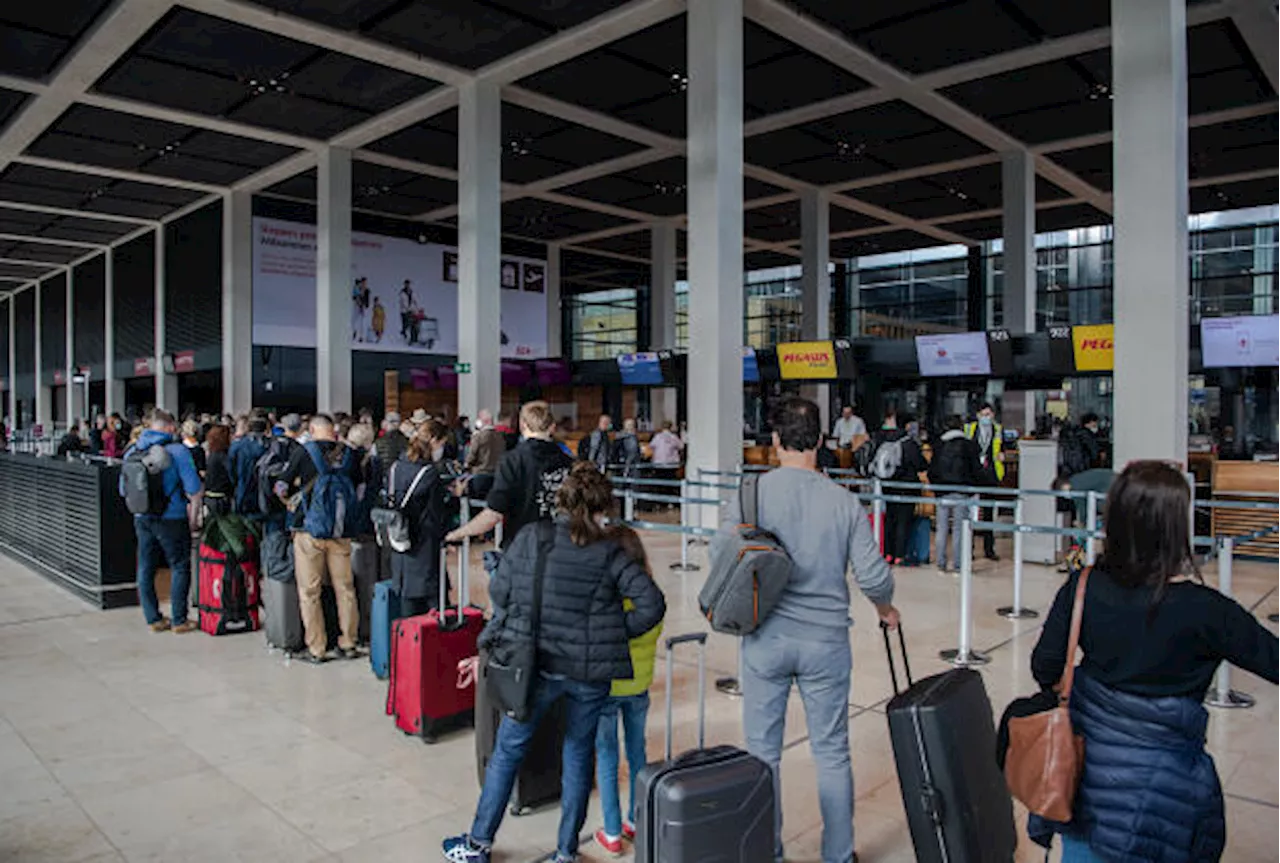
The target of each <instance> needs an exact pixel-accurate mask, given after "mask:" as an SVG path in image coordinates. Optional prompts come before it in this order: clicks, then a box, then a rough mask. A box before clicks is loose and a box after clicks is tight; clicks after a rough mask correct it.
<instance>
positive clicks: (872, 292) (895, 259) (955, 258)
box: [848, 246, 969, 339]
mask: <svg viewBox="0 0 1280 863" xmlns="http://www.w3.org/2000/svg"><path fill="white" fill-rule="evenodd" d="M848 272H849V295H850V315H851V319H850V324H851V326H850V328H849V332H850V333H852V334H853V335H854V336H871V337H876V338H887V339H909V338H912V337H913V336H917V335H924V334H927V333H945V332H960V331H963V330H964V329H966V322H967V320H968V305H969V304H968V290H969V289H968V279H969V256H968V250H967V249H966V248H965V247H964V246H942V247H939V248H933V249H916V250H914V251H910V252H894V253H891V254H884V255H872V256H869V257H863V258H856V259H854V260H851V261H850V262H849V268H848Z"/></svg>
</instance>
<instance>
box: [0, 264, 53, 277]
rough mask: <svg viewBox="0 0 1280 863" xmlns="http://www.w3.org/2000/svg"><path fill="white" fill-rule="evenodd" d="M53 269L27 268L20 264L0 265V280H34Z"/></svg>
mask: <svg viewBox="0 0 1280 863" xmlns="http://www.w3.org/2000/svg"><path fill="white" fill-rule="evenodd" d="M52 269H53V267H28V266H26V265H20V264H0V279H36V278H39V277H40V276H43V275H45V274H46V273H48V272H49V271H50V270H52Z"/></svg>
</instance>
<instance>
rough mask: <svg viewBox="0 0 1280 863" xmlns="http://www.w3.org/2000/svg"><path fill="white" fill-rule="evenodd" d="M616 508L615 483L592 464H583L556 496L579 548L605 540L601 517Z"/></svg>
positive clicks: (575, 469)
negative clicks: (598, 518) (599, 517)
mask: <svg viewBox="0 0 1280 863" xmlns="http://www.w3.org/2000/svg"><path fill="white" fill-rule="evenodd" d="M612 507H613V483H611V482H610V481H609V478H608V477H607V476H605V475H604V474H602V473H600V471H599V470H597V469H596V466H595V465H594V464H592V463H591V462H585V461H580V462H578V463H577V464H575V465H574V466H573V468H572V469H571V470H570V471H569V476H568V478H567V479H565V481H564V483H563V484H561V486H560V490H559V491H558V492H556V508H557V509H559V510H560V511H561V512H562V513H564V514H565V515H567V516H568V517H569V537H570V539H572V540H573V544H574V545H577V546H585V545H590V544H591V543H593V542H597V541H599V540H600V539H602V538H603V537H604V528H602V527H601V526H600V522H599V521H597V517H598V516H601V515H604V514H605V513H607V512H608V511H609V510H610V509H611V508H612Z"/></svg>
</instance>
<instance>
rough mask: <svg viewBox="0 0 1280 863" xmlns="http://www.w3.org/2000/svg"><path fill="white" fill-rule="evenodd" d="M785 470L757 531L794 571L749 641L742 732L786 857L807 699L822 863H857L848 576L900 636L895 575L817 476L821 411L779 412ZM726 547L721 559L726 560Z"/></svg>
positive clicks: (856, 510) (768, 491) (735, 520)
mask: <svg viewBox="0 0 1280 863" xmlns="http://www.w3.org/2000/svg"><path fill="white" fill-rule="evenodd" d="M770 423H771V425H772V426H773V444H774V447H775V449H776V450H777V453H778V462H779V465H780V466H779V467H778V469H777V470H774V471H772V472H770V473H768V474H766V475H765V476H763V477H761V479H760V486H759V497H760V502H759V526H760V527H761V528H763V529H764V530H767V531H769V532H771V533H773V534H774V535H775V536H776V537H777V538H778V540H779V541H780V542H781V543H782V544H783V546H785V548H786V549H787V552H788V554H789V555H790V556H791V559H792V561H793V562H794V564H795V568H794V572H793V573H792V576H791V581H790V583H789V584H788V586H787V589H786V591H785V592H784V593H783V595H782V598H781V600H780V601H779V602H778V604H777V605H776V606H775V607H774V609H773V611H772V612H771V613H770V614H769V617H768V618H767V619H766V620H765V621H764V623H762V624H761V626H760V628H759V629H757V630H756V631H755V632H754V633H752V634H751V635H748V636H746V637H745V638H743V640H742V666H743V670H742V678H743V679H742V690H743V699H742V724H743V728H744V730H745V732H746V738H747V749H748V750H749V751H750V752H751V754H753V755H755V756H757V757H759V758H761V759H763V760H764V761H765V762H766V763H768V764H769V765H770V767H772V768H773V781H774V791H775V794H776V795H777V801H778V805H777V810H776V811H777V825H776V826H777V832H776V839H775V845H776V851H775V855H776V859H777V860H778V861H779V863H781V861H782V859H783V856H782V786H781V783H780V781H779V778H778V764H779V761H780V760H781V758H782V740H783V732H784V730H785V723H786V714H787V699H788V697H789V696H790V694H791V685H792V683H793V682H794V683H795V684H796V685H797V686H799V688H800V698H801V700H802V701H803V703H804V712H805V719H806V721H807V723H808V726H809V749H810V751H811V752H812V753H813V760H814V765H815V767H816V769H817V774H818V798H819V802H820V806H821V809H822V860H823V863H850V861H852V860H854V859H855V855H854V852H853V767H852V764H851V762H850V758H849V685H850V677H851V672H852V667H853V655H852V651H851V650H850V647H849V627H850V625H851V624H852V619H851V617H850V608H849V600H850V591H849V574H850V570H852V574H853V579H854V580H855V581H856V582H857V583H858V587H859V589H860V590H861V591H862V593H863V595H865V596H866V597H867V599H869V600H870V601H871V603H872V604H873V605H874V606H875V609H876V613H877V614H878V615H879V618H880V620H882V621H884V622H885V623H886V624H888V625H889V626H891V627H896V626H897V625H898V611H897V609H895V608H894V607H893V574H892V572H891V571H890V569H889V566H888V565H887V564H886V563H885V562H884V558H883V557H881V555H880V548H879V546H878V545H877V543H876V541H875V538H874V536H873V534H872V530H871V524H870V521H869V520H868V518H867V513H866V511H865V510H864V509H863V508H862V506H861V505H860V504H859V503H858V499H857V498H856V497H855V496H854V495H852V494H850V493H849V492H848V491H847V490H846V489H844V488H843V487H841V486H839V485H836V484H835V483H834V482H832V481H831V480H830V479H828V478H827V477H825V476H823V475H822V474H821V473H818V471H817V448H818V442H819V439H820V437H821V431H822V429H821V426H820V417H819V413H818V406H817V405H815V404H814V403H813V402H811V401H808V400H806V399H800V398H788V399H785V400H783V401H782V402H781V403H780V404H779V405H778V406H777V407H776V408H775V409H774V410H773V412H772V415H771V417H770ZM727 509H728V511H727V512H726V513H725V516H726V517H725V521H724V524H723V526H722V530H721V535H722V536H725V535H727V534H728V533H730V532H732V531H734V530H736V529H737V525H738V524H739V521H740V512H741V507H740V505H739V502H738V500H737V499H736V498H735V499H734V500H733V501H732V502H731V503H730V505H729V507H728V508H727ZM723 547H724V546H723V544H721V543H720V542H719V540H717V541H716V543H714V544H713V546H712V554H713V555H714V554H717V553H720V552H722V550H723Z"/></svg>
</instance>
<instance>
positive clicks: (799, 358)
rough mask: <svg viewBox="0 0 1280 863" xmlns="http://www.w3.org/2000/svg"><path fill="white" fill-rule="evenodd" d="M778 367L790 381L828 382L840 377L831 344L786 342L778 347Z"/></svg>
mask: <svg viewBox="0 0 1280 863" xmlns="http://www.w3.org/2000/svg"><path fill="white" fill-rule="evenodd" d="M778 366H779V370H780V371H781V372H782V377H783V378H784V379H788V380H794V379H797V378H800V379H814V380H826V379H828V378H836V377H839V374H838V372H837V370H836V351H835V346H834V345H833V344H832V343H831V342H784V343H783V344H780V345H778Z"/></svg>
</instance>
